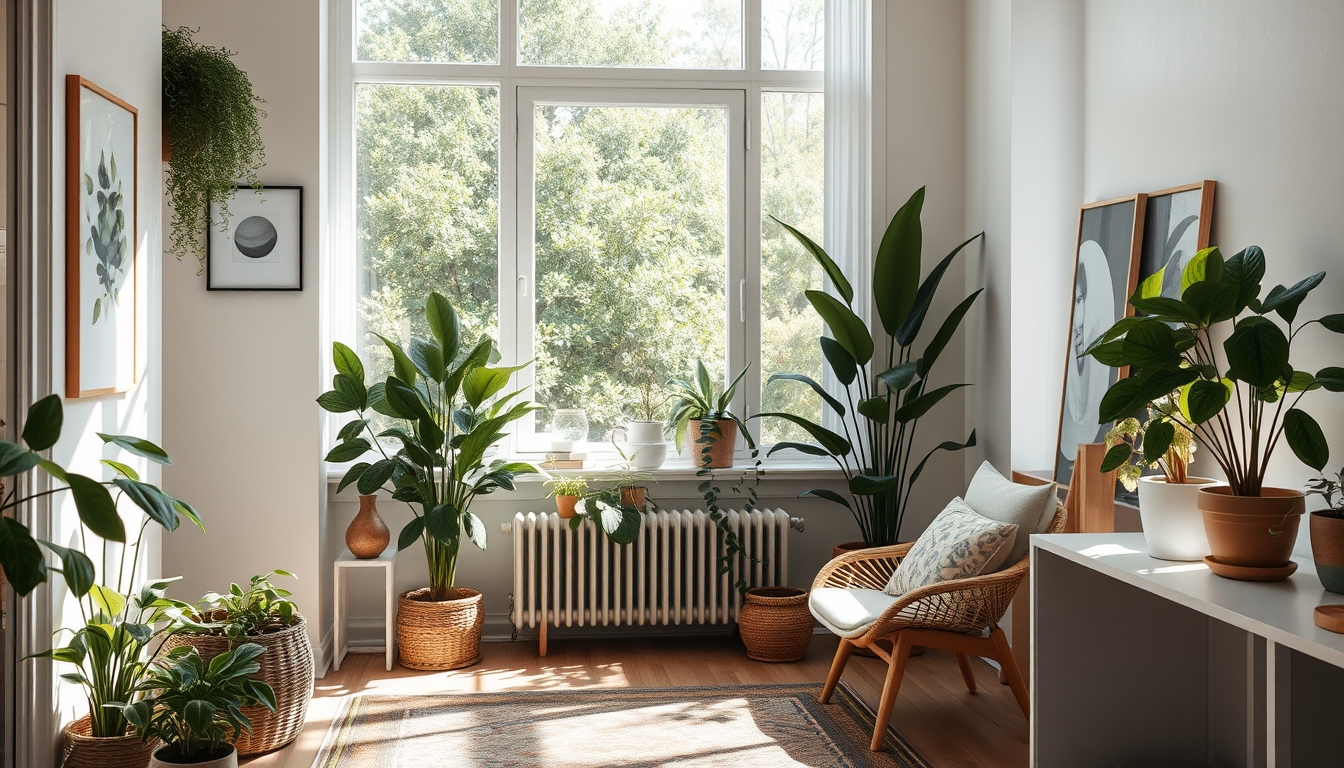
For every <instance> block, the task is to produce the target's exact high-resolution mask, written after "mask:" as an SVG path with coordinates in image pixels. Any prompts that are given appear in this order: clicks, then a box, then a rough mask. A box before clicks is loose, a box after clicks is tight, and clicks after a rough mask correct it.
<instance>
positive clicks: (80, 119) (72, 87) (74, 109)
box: [65, 75, 140, 398]
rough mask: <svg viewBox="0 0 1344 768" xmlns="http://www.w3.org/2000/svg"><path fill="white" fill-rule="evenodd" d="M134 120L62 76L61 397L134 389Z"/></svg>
mask: <svg viewBox="0 0 1344 768" xmlns="http://www.w3.org/2000/svg"><path fill="white" fill-rule="evenodd" d="M139 120H140V115H139V112H138V111H137V110H136V108H135V107H133V106H131V105H130V104H128V103H126V102H125V101H123V100H122V99H119V98H117V97H116V96H113V95H112V94H111V93H108V92H107V91H105V90H103V89H102V88H99V87H98V86H96V85H94V84H93V83H91V82H89V81H88V80H85V79H84V78H82V77H80V76H79V75H67V76H66V79H65V142H66V146H65V396H66V397H68V398H79V397H95V396H98V395H107V394H113V393H117V392H125V391H127V390H129V389H130V388H131V387H133V386H135V381H136V373H137V366H138V365H139V360H138V355H137V350H136V344H137V338H138V336H139V328H138V325H139V321H140V307H139V268H140V264H139V260H138V258H137V255H136V254H137V251H138V249H139V237H138V233H139V229H138V228H137V217H136V204H137V202H138V200H139V196H138V194H137V190H138V187H139V175H138V174H139V171H138V168H139V158H138V142H139Z"/></svg>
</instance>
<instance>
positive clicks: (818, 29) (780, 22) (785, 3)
mask: <svg viewBox="0 0 1344 768" xmlns="http://www.w3.org/2000/svg"><path fill="white" fill-rule="evenodd" d="M825 5H826V4H825V0H761V68H762V69H817V70H819V69H823V68H824V66H823V58H822V56H823V54H824V52H825V48H824V47H823V39H824V33H825V25H824V22H825V19H826V14H825Z"/></svg>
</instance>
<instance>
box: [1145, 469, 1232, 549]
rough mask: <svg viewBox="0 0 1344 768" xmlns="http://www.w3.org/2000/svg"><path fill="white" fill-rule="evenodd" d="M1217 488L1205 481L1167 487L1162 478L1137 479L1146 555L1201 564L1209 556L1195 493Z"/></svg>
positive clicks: (1199, 480)
mask: <svg viewBox="0 0 1344 768" xmlns="http://www.w3.org/2000/svg"><path fill="white" fill-rule="evenodd" d="M1211 485H1217V481H1216V480H1212V479H1210V478H1207V477H1191V478H1187V482H1184V483H1168V482H1167V480H1166V478H1165V477H1162V476H1160V475H1159V476H1154V477H1141V478H1139V519H1140V520H1142V521H1143V539H1144V541H1146V542H1147V543H1148V554H1149V555H1152V556H1153V557H1155V558H1157V559H1158V560H1180V561H1186V562H1189V561H1193V560H1203V559H1204V558H1205V557H1206V556H1207V555H1208V554H1209V539H1208V537H1207V536H1206V535H1205V534H1204V515H1203V513H1202V512H1200V510H1199V489H1200V488H1204V487H1207V486H1211Z"/></svg>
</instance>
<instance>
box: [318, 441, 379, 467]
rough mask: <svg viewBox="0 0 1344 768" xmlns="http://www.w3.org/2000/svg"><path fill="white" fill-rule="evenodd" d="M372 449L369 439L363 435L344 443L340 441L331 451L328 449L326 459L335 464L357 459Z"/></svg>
mask: <svg viewBox="0 0 1344 768" xmlns="http://www.w3.org/2000/svg"><path fill="white" fill-rule="evenodd" d="M372 449H373V446H372V445H370V444H369V441H368V440H365V439H364V438H362V437H357V438H355V439H354V440H348V441H346V442H344V443H338V444H337V445H336V447H334V448H332V449H331V450H330V451H327V455H326V458H325V459H324V460H325V461H330V462H332V463H333V464H339V463H340V462H343V461H351V460H353V459H357V458H359V457H360V456H363V455H364V454H365V453H367V452H368V451H370V450H372Z"/></svg>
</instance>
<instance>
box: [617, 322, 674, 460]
mask: <svg viewBox="0 0 1344 768" xmlns="http://www.w3.org/2000/svg"><path fill="white" fill-rule="evenodd" d="M630 357H631V361H630V365H631V366H632V367H633V368H634V369H635V370H636V371H637V372H638V373H637V376H638V379H637V381H636V383H635V388H636V401H635V415H636V418H634V419H631V420H629V421H627V422H626V423H625V426H624V427H622V428H618V429H614V430H612V432H611V443H612V445H614V446H616V450H617V451H619V452H620V453H621V456H622V458H623V459H624V460H625V461H627V462H629V463H631V464H632V465H633V466H634V467H635V468H637V469H657V468H658V467H661V466H662V465H663V462H664V461H666V460H667V440H666V438H664V437H663V421H662V419H661V418H660V417H659V415H658V414H659V413H660V412H662V410H663V409H664V408H665V407H666V406H667V403H668V401H669V400H671V395H669V394H668V393H667V391H666V390H665V389H663V387H662V386H661V385H660V384H659V383H658V379H657V378H656V374H655V373H654V370H653V367H652V364H651V363H650V362H649V361H648V359H647V355H645V353H644V349H643V347H637V348H636V349H635V350H634V351H633V352H632V353H631V354H630ZM627 453H628V454H629V456H626V454H627Z"/></svg>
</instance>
